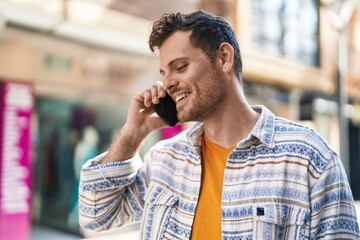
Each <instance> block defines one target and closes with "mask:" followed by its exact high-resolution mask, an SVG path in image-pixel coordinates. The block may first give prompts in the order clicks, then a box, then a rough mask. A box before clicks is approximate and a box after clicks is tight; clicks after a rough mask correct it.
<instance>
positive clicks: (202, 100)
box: [178, 69, 225, 123]
mask: <svg viewBox="0 0 360 240" xmlns="http://www.w3.org/2000/svg"><path fill="white" fill-rule="evenodd" d="M222 78H223V76H222V75H220V74H219V73H218V72H217V71H216V70H215V69H213V70H212V74H211V76H210V79H209V84H208V85H205V87H204V88H202V89H200V91H201V92H200V93H197V96H191V97H192V101H191V102H190V103H189V106H188V108H186V109H183V110H182V112H180V113H178V118H179V120H180V122H183V123H185V122H193V121H196V122H203V121H206V120H207V119H209V118H211V117H212V116H213V115H214V114H215V112H216V111H217V109H218V108H219V106H220V105H221V103H222V102H223V100H224V98H225V87H224V84H223V80H224V79H222Z"/></svg>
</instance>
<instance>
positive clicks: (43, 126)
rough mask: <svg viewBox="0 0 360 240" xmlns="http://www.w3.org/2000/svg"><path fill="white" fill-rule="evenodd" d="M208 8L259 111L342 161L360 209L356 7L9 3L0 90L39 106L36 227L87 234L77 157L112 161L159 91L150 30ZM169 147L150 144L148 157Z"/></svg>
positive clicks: (245, 2) (246, 2)
mask: <svg viewBox="0 0 360 240" xmlns="http://www.w3.org/2000/svg"><path fill="white" fill-rule="evenodd" d="M200 8H202V9H205V10H209V11H212V12H214V13H216V14H219V15H222V16H224V17H225V18H227V19H228V20H229V21H230V23H231V24H232V25H233V27H234V29H235V31H236V34H237V36H238V39H239V42H240V49H241V54H242V58H243V65H244V67H243V77H244V88H245V93H246V95H247V97H248V98H249V100H250V102H251V103H252V104H264V105H266V106H268V107H269V108H270V109H271V110H272V111H273V112H275V113H276V114H277V115H279V116H283V117H286V118H289V119H292V120H295V121H301V122H303V123H305V124H308V125H309V126H311V127H312V128H314V129H316V130H317V131H318V132H319V133H320V134H321V135H322V136H323V137H324V138H325V139H326V140H327V141H328V142H329V143H330V144H331V145H332V146H333V147H334V149H335V150H336V151H338V152H339V154H340V153H341V155H342V156H345V158H346V159H343V161H344V165H345V168H346V169H347V172H348V174H349V176H350V183H351V185H352V188H353V193H354V196H355V198H360V188H359V187H358V185H359V182H360V179H357V178H356V174H355V173H356V172H357V169H360V152H359V151H360V150H359V149H360V67H359V66H360V6H359V3H358V1H357V0H354V1H352V0H347V1H340V0H339V1H336V0H334V1H331V0H323V1H316V0H296V1H290V0H274V1H265V0H180V1H176V0H171V1H169V0H167V1H162V0H152V1H148V0H136V1H130V0H106V1H105V0H95V1H85V0H52V1H47V0H36V1H34V0H3V1H2V2H0V79H1V80H2V81H10V82H24V83H30V84H31V85H32V87H33V92H34V99H35V106H34V112H33V117H32V135H31V136H32V143H33V144H32V145H33V148H32V149H33V157H32V161H33V172H32V176H33V190H32V213H31V214H32V220H33V222H35V223H39V224H43V225H48V226H53V227H55V228H60V229H63V230H67V231H73V232H78V231H79V230H78V225H77V222H76V217H74V216H75V215H74V214H73V212H72V210H73V206H74V205H73V204H74V201H75V202H76V198H75V199H74V196H75V195H76V190H75V189H76V187H77V185H76V184H77V182H76V177H77V172H76V169H78V167H77V165H76V163H79V162H82V161H84V159H80V158H78V157H75V155H76V154H75V152H77V149H78V148H79V147H80V146H81V149H87V151H86V153H83V155H82V156H87V157H90V156H93V155H95V154H97V153H99V152H102V151H105V150H106V148H107V147H108V145H109V144H110V143H111V141H112V139H113V137H114V135H115V134H116V132H117V130H118V129H119V128H120V127H121V125H122V124H123V123H124V121H125V119H126V113H127V106H128V104H129V102H130V100H131V99H132V96H133V95H134V94H135V93H136V92H137V91H139V90H141V89H143V88H144V87H146V86H148V85H150V84H151V83H152V82H153V81H156V80H157V79H158V77H159V76H158V62H157V57H156V55H155V54H152V53H151V52H150V50H149V49H148V47H147V37H148V34H149V29H150V24H151V22H152V21H154V20H156V19H157V18H159V16H160V15H161V14H162V13H163V12H169V11H183V12H190V11H193V10H197V9H200ZM341 24H342V25H341ZM344 36H345V37H346V44H345V50H346V51H344V48H343V47H344V44H341V43H342V42H341V41H342V39H343V38H342V37H344ZM338 53H345V54H343V55H341V54H338ZM339 55H340V56H339ZM343 63H345V67H344V64H343ZM339 89H340V90H339ZM339 106H340V107H339ZM339 112H341V113H342V114H339ZM342 121H345V123H346V124H344V125H341V124H340V122H342ZM89 129H91V131H90V132H91V134H90V135H88V134H87V133H88V132H89V131H88V130H89ZM344 129H345V130H346V131H345V134H344ZM85 135H86V136H85ZM344 135H345V136H344ZM344 137H345V140H344ZM160 138H161V134H159V133H154V134H153V135H151V136H149V138H148V140H147V142H146V144H145V146H144V148H143V151H144V152H145V151H146V150H147V149H148V146H150V145H151V144H152V143H154V142H156V141H157V140H159V139H160ZM342 141H346V143H347V147H346V148H344V147H343V145H342ZM84 143H89V144H88V148H84V147H83V146H84ZM84 151H85V150H83V151H82V152H84ZM344 151H345V153H344ZM346 156H347V157H346ZM83 158H84V157H83ZM85 158H86V157H85ZM75 159H77V160H75Z"/></svg>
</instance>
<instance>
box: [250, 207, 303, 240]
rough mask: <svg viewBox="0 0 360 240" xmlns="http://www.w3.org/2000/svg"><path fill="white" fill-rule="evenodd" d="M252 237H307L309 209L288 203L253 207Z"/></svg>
mask: <svg viewBox="0 0 360 240" xmlns="http://www.w3.org/2000/svg"><path fill="white" fill-rule="evenodd" d="M253 215H254V234H253V236H254V239H257V240H274V239H275V240H277V239H292V240H293V239H307V238H308V237H309V232H310V221H309V220H310V210H308V209H305V208H301V207H298V206H291V205H288V204H281V203H275V204H265V205H258V206H254V207H253Z"/></svg>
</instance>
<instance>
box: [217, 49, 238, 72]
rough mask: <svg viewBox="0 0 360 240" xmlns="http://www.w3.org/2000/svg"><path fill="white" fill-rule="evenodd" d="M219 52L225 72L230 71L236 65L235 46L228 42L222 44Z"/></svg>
mask: <svg viewBox="0 0 360 240" xmlns="http://www.w3.org/2000/svg"><path fill="white" fill-rule="evenodd" d="M218 54H219V56H220V64H221V67H222V70H223V72H225V73H228V72H230V71H231V70H232V69H233V65H234V48H233V47H232V46H231V45H230V44H229V43H227V42H224V43H222V44H220V46H219V50H218Z"/></svg>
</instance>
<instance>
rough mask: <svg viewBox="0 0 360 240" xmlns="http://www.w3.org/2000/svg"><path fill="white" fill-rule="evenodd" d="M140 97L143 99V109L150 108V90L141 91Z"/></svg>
mask: <svg viewBox="0 0 360 240" xmlns="http://www.w3.org/2000/svg"><path fill="white" fill-rule="evenodd" d="M142 95H143V98H144V105H145V107H147V108H149V107H151V102H152V99H151V97H152V94H151V91H150V89H147V90H145V91H143V93H142Z"/></svg>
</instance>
